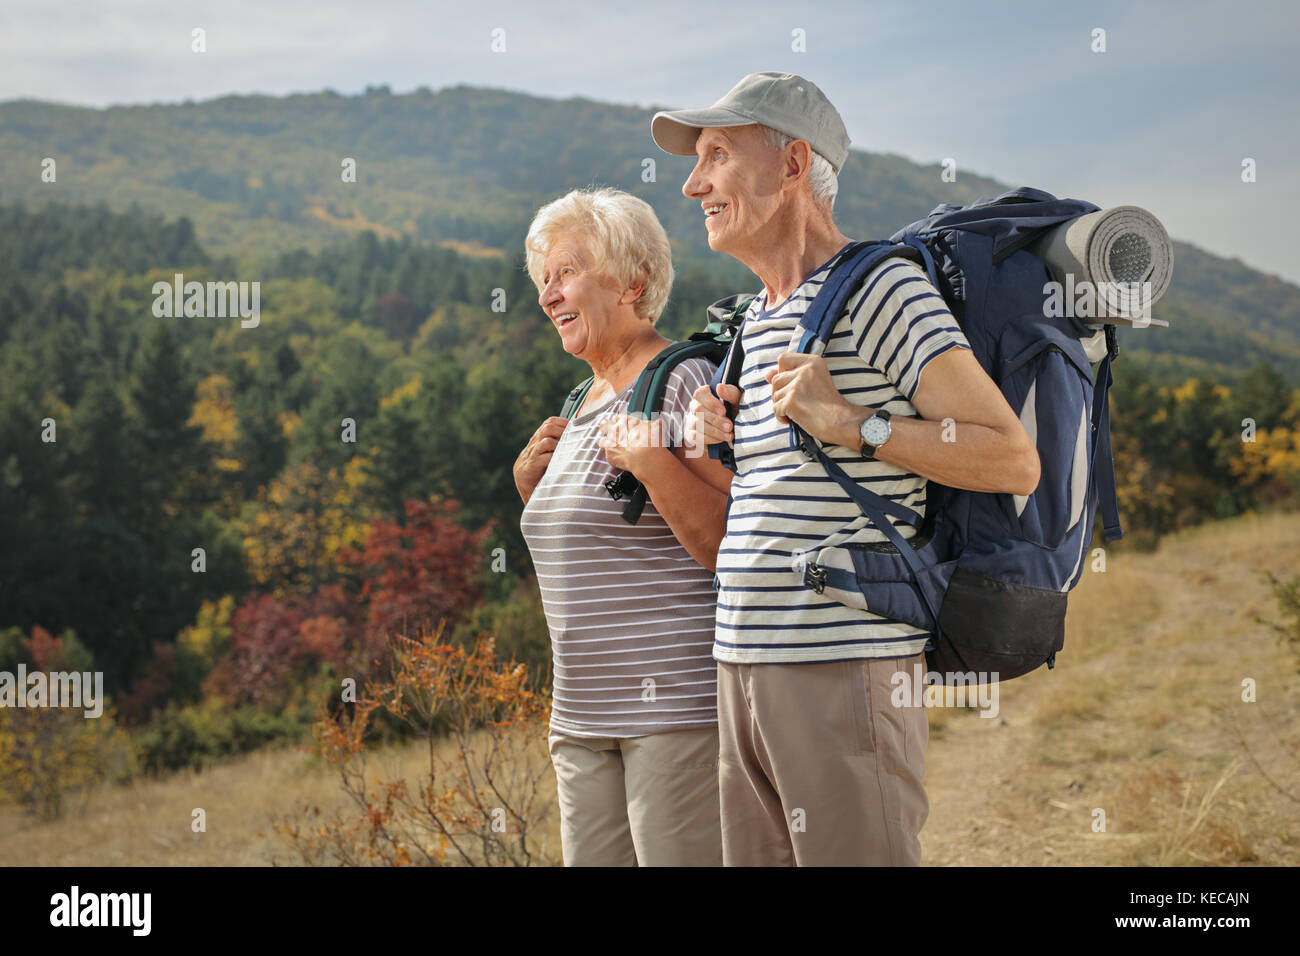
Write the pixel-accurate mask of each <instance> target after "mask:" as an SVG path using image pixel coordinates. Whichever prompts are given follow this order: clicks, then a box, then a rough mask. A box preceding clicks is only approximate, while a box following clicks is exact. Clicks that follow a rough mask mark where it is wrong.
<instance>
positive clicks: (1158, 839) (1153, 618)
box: [921, 515, 1300, 865]
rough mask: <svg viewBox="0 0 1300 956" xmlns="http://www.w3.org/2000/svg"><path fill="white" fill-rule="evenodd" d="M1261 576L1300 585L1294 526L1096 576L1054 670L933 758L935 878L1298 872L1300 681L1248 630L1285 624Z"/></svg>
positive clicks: (1018, 690) (1209, 539)
mask: <svg viewBox="0 0 1300 956" xmlns="http://www.w3.org/2000/svg"><path fill="white" fill-rule="evenodd" d="M1257 568H1271V569H1272V570H1273V571H1274V572H1275V573H1278V574H1279V575H1280V576H1282V577H1283V578H1288V577H1290V576H1291V575H1293V574H1295V573H1296V572H1297V570H1300V515H1284V516H1269V517H1267V518H1258V517H1248V518H1241V519H1236V520H1233V521H1229V522H1222V523H1217V524H1214V525H1210V526H1203V527H1200V528H1196V529H1193V530H1191V531H1188V532H1186V533H1184V534H1181V535H1178V536H1174V537H1170V538H1168V539H1166V541H1165V542H1163V543H1162V546H1161V548H1160V550H1159V551H1158V552H1157V553H1155V554H1146V555H1141V554H1111V555H1108V558H1107V570H1106V572H1105V573H1104V574H1100V573H1088V574H1086V575H1085V578H1084V580H1083V581H1082V582H1081V583H1080V585H1079V588H1078V589H1077V590H1076V591H1075V592H1074V594H1073V595H1072V596H1071V599H1070V616H1069V620H1068V622H1067V635H1066V642H1065V652H1064V653H1062V654H1060V655H1059V656H1058V659H1057V666H1056V669H1055V670H1054V671H1047V670H1045V669H1044V670H1042V671H1039V672H1036V673H1034V674H1031V675H1029V676H1027V677H1025V678H1022V679H1020V680H1016V681H1013V682H1010V683H1009V684H1007V685H1006V686H1005V687H1004V688H1003V689H1002V693H1001V696H1000V701H999V704H1000V711H1001V713H1000V719H999V720H992V721H991V720H972V719H969V718H966V717H963V716H958V717H956V718H951V717H950V718H948V719H947V723H946V725H945V729H944V733H943V734H942V735H941V737H940V739H938V740H936V741H935V742H934V744H933V745H932V747H931V749H930V753H929V759H928V761H927V762H928V767H927V776H926V782H927V787H928V789H929V792H930V798H931V817H930V820H929V822H928V823H927V826H926V829H925V831H924V832H923V833H922V837H921V839H922V844H923V848H924V858H925V860H926V862H927V863H932V864H958V865H961V864H993V865H998V864H1003V865H1006V864H1012V865H1023V864H1032V865H1041V864H1053V863H1059V864H1074V865H1201V864H1215V865H1233V864H1250V863H1258V864H1270V865H1288V864H1289V865H1295V864H1296V863H1298V862H1300V826H1297V824H1298V823H1300V802H1297V801H1296V800H1293V799H1291V798H1288V797H1287V796H1285V795H1284V794H1282V793H1280V792H1279V790H1278V788H1277V787H1278V786H1280V787H1281V788H1283V789H1289V790H1290V792H1292V793H1294V794H1296V795H1297V796H1298V797H1300V730H1298V729H1297V726H1298V722H1297V719H1296V715H1297V700H1300V697H1298V696H1297V692H1300V676H1298V675H1297V674H1296V662H1295V660H1294V658H1293V657H1291V656H1290V655H1289V654H1288V653H1287V651H1286V650H1284V649H1283V648H1281V647H1280V646H1279V645H1278V642H1277V638H1276V635H1275V634H1274V633H1272V632H1271V631H1269V630H1268V629H1267V628H1265V627H1262V626H1261V625H1259V624H1257V623H1255V621H1254V617H1255V615H1256V614H1259V615H1261V616H1263V617H1265V618H1270V619H1271V618H1276V616H1277V605H1276V601H1275V600H1274V599H1273V597H1272V594H1271V591H1270V589H1269V587H1268V585H1267V582H1265V581H1264V580H1263V579H1262V577H1261V576H1260V575H1259V574H1258V572H1257V571H1256V570H1255V569H1257ZM1245 678H1253V679H1254V680H1255V681H1256V683H1257V685H1258V700H1257V701H1256V702H1255V703H1245V702H1243V701H1242V681H1243V679H1245ZM1243 744H1244V746H1243ZM1247 748H1248V749H1249V753H1248V752H1247ZM1252 757H1253V760H1252ZM1256 763H1257V764H1258V767H1257V766H1256ZM1261 769H1262V770H1263V773H1261V772H1260V771H1261ZM1265 774H1267V775H1268V777H1269V778H1271V779H1272V781H1273V783H1270V782H1269V780H1267V779H1265ZM1274 784H1276V785H1277V786H1275V785H1274ZM1098 811H1100V813H1099V812H1098ZM1102 814H1104V820H1105V829H1104V831H1102V830H1101V829H1100V827H1098V828H1097V829H1094V825H1095V823H1096V822H1098V821H1100V820H1101V819H1102Z"/></svg>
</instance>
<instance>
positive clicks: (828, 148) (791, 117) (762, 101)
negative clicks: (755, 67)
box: [650, 73, 849, 173]
mask: <svg viewBox="0 0 1300 956" xmlns="http://www.w3.org/2000/svg"><path fill="white" fill-rule="evenodd" d="M751 123H759V124H762V125H763V126H770V127H772V129H774V130H777V131H779V132H782V133H785V134H786V135H787V136H793V137H794V138H795V139H804V140H807V141H808V145H809V146H811V147H812V148H813V151H814V152H816V153H820V154H821V155H822V156H823V157H825V159H826V160H827V161H828V162H829V163H830V164H831V166H833V167H834V168H835V171H836V172H837V173H838V172H839V171H840V169H841V168H842V167H843V166H844V161H845V160H846V159H848V158H849V134H848V131H847V130H846V129H845V128H844V120H842V119H841V118H840V114H839V112H838V111H837V110H836V109H835V107H834V106H832V105H831V101H830V100H828V99H827V98H826V94H824V93H823V92H822V91H821V90H819V89H818V88H817V87H816V86H815V85H814V84H813V83H811V82H810V81H808V80H805V79H804V78H803V77H802V76H799V75H797V74H795V73H751V74H749V76H747V77H745V78H744V79H743V80H741V81H740V82H739V83H737V84H736V85H735V86H733V87H732V88H731V90H730V91H729V92H728V93H727V95H726V96H724V97H723V98H722V99H720V100H718V101H717V102H716V103H714V104H713V105H712V106H707V107H704V108H703V109H696V110H671V111H667V110H661V111H660V112H658V113H656V114H655V115H654V119H652V120H651V121H650V135H651V136H653V137H654V140H655V142H656V143H658V144H659V148H660V149H662V150H663V151H664V152H666V153H675V154H676V155H678V156H694V155H695V141H696V139H698V138H699V135H700V130H701V129H705V128H707V127H714V126H748V125H750V124H751Z"/></svg>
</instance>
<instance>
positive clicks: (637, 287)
mask: <svg viewBox="0 0 1300 956" xmlns="http://www.w3.org/2000/svg"><path fill="white" fill-rule="evenodd" d="M645 287H646V281H645V280H644V279H638V280H637V281H636V282H635V283H634V284H633V285H632V286H631V287H629V288H627V289H624V290H623V293H622V295H620V296H619V297H618V304H619V305H630V304H632V303H633V302H635V301H636V300H637V299H639V298H641V296H642V294H644V292H645Z"/></svg>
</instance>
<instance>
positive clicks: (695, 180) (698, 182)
mask: <svg viewBox="0 0 1300 956" xmlns="http://www.w3.org/2000/svg"><path fill="white" fill-rule="evenodd" d="M699 172H700V170H699V166H698V165H697V166H696V167H695V168H694V169H692V170H691V174H690V175H689V176H687V177H686V182H684V183H682V195H683V196H685V197H686V198H687V199H694V198H696V197H697V196H703V195H704V194H705V193H706V192H708V183H706V182H705V181H704V177H702V176H700V174H699Z"/></svg>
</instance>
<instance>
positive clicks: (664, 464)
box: [636, 448, 727, 571]
mask: <svg viewBox="0 0 1300 956" xmlns="http://www.w3.org/2000/svg"><path fill="white" fill-rule="evenodd" d="M657 452H658V453H657V454H655V455H653V457H651V458H648V459H647V461H646V462H645V463H643V464H642V465H641V466H640V467H639V468H638V469H637V471H636V477H637V480H639V481H640V482H641V484H643V485H644V486H645V489H646V492H647V493H648V494H649V496H650V500H651V501H653V502H654V505H655V508H656V509H657V510H658V511H659V513H660V514H661V515H663V518H664V520H665V521H666V522H668V527H669V528H670V529H672V532H673V534H675V535H676V536H677V540H678V541H679V542H681V545H682V547H684V548H685V549H686V550H687V552H689V554H690V555H691V557H693V558H694V559H695V560H696V561H698V562H699V563H700V565H701V566H703V567H705V568H708V569H709V570H710V571H713V570H715V568H716V565H717V562H718V546H719V545H720V544H721V543H722V535H723V532H724V531H725V530H726V524H727V496H726V495H725V494H724V493H722V492H720V491H719V490H718V489H717V488H714V487H713V486H712V485H710V484H709V483H708V482H707V481H705V480H704V479H703V478H701V477H700V476H699V475H697V474H696V473H695V472H694V471H692V470H691V469H690V468H688V467H687V466H686V465H685V464H684V463H683V462H682V461H681V459H679V458H678V457H677V456H676V455H674V454H673V453H672V452H671V451H669V450H668V449H666V448H659V449H657Z"/></svg>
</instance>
